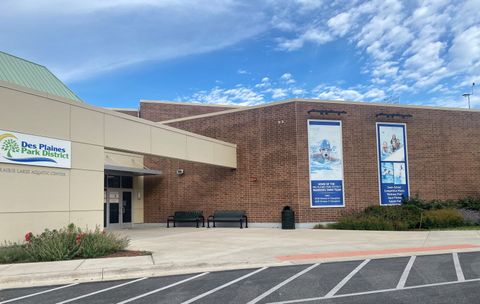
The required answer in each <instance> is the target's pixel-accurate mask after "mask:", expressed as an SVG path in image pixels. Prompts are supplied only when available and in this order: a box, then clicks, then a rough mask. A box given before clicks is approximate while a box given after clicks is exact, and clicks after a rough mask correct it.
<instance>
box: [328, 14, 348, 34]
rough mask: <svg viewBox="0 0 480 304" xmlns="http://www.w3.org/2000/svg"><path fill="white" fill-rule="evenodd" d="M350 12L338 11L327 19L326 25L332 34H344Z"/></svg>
mask: <svg viewBox="0 0 480 304" xmlns="http://www.w3.org/2000/svg"><path fill="white" fill-rule="evenodd" d="M350 17H351V14H350V13H347V12H343V13H340V14H338V15H336V16H334V17H332V18H330V19H328V22H327V24H328V27H329V28H330V29H331V30H332V32H333V34H335V35H337V36H340V37H341V36H344V35H345V34H346V33H347V32H348V30H349V29H350V27H351V26H352V25H351V23H350Z"/></svg>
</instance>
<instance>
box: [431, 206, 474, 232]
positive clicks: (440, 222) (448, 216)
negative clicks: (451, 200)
mask: <svg viewBox="0 0 480 304" xmlns="http://www.w3.org/2000/svg"><path fill="white" fill-rule="evenodd" d="M467 225H469V223H467V222H465V220H464V219H463V216H462V214H461V213H460V211H458V210H457V209H451V208H450V209H437V210H428V211H426V212H425V216H424V219H423V223H422V227H424V228H427V229H431V228H451V227H460V226H467Z"/></svg>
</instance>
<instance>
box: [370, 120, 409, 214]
mask: <svg viewBox="0 0 480 304" xmlns="http://www.w3.org/2000/svg"><path fill="white" fill-rule="evenodd" d="M377 151H378V152H377V153H378V172H379V188H380V189H379V190H380V205H398V204H401V203H402V202H403V200H404V199H405V198H408V196H409V185H408V159H407V126H406V125H405V124H402V123H381V122H377Z"/></svg>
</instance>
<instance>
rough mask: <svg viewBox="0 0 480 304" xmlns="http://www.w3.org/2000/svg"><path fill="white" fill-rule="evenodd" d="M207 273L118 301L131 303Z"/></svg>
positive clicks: (119, 303) (123, 303)
mask: <svg viewBox="0 0 480 304" xmlns="http://www.w3.org/2000/svg"><path fill="white" fill-rule="evenodd" d="M206 274H209V272H204V273H201V274H197V275H196V276H193V277H190V278H187V279H185V280H181V281H178V282H176V283H173V284H170V285H167V286H164V287H162V288H158V289H155V290H152V291H149V292H147V293H144V294H141V295H138V296H136V297H133V298H130V299H127V300H124V301H122V302H118V303H117V304H125V303H130V302H132V301H135V300H138V299H141V298H144V297H146V296H149V295H152V294H154V293H157V292H160V291H162V290H165V289H169V288H172V287H175V286H177V285H180V284H183V283H186V282H188V281H191V280H194V279H196V278H199V277H202V276H204V275H206Z"/></svg>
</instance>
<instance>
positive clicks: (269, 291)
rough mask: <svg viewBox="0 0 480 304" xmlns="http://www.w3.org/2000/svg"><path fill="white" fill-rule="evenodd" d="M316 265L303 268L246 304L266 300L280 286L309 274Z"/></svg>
mask: <svg viewBox="0 0 480 304" xmlns="http://www.w3.org/2000/svg"><path fill="white" fill-rule="evenodd" d="M318 265H320V263H317V264H313V265H312V266H310V267H308V268H305V269H304V270H302V271H300V272H299V273H297V274H295V275H293V276H291V277H289V278H288V279H286V280H285V281H283V282H282V283H280V284H278V285H276V286H274V287H272V288H270V289H269V290H267V291H266V292H264V293H262V294H261V295H259V296H258V297H256V298H255V299H253V300H251V301H250V302H248V303H247V304H255V303H257V302H258V301H260V300H262V299H264V298H266V297H267V296H268V295H270V294H271V293H272V292H274V291H275V290H278V289H280V288H281V287H282V286H285V285H287V284H288V283H290V282H291V281H293V280H295V279H296V278H298V277H299V276H301V275H303V274H305V273H307V272H309V271H310V270H312V269H313V268H315V267H317V266H318Z"/></svg>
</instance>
